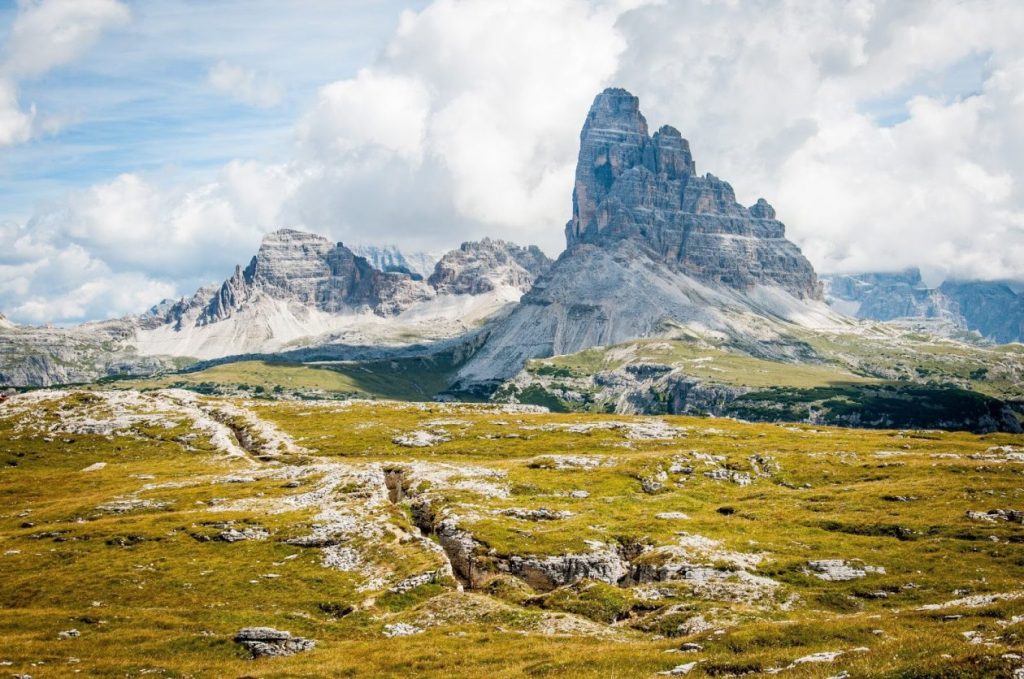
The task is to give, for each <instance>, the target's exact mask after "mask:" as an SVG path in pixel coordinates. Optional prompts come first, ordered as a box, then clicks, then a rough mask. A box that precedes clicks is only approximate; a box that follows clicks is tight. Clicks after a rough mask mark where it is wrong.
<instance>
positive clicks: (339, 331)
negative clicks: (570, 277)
mask: <svg viewBox="0 0 1024 679" xmlns="http://www.w3.org/2000/svg"><path fill="white" fill-rule="evenodd" d="M549 266H550V260H548V259H547V257H546V256H545V255H544V254H543V253H542V252H541V251H540V250H539V249H537V248H536V247H531V248H522V247H519V246H516V245H513V244H510V243H506V242H504V241H500V240H491V239H485V240H484V241H482V242H480V243H464V244H463V245H462V246H461V247H460V248H459V249H458V250H454V251H453V252H451V253H448V254H447V255H445V256H444V257H443V258H442V259H441V261H440V262H438V263H437V264H436V266H435V268H434V271H433V273H432V274H431V275H430V276H429V277H428V278H424V277H423V276H420V275H419V274H416V273H411V272H409V271H406V270H404V268H402V267H399V268H401V269H402V270H398V269H396V267H389V268H390V270H382V269H380V268H378V267H376V266H374V265H373V264H372V263H371V262H370V261H369V260H367V259H366V258H365V257H362V256H359V255H356V254H355V253H354V252H353V251H352V250H350V249H349V248H347V247H346V246H345V245H343V244H342V243H334V242H331V241H330V240H328V239H326V238H323V237H322V236H318V235H315V234H311V233H305V232H301V231H295V230H291V229H282V230H280V231H275V232H274V233H271V234H268V235H267V236H266V237H265V238H264V240H263V242H262V244H261V245H260V248H259V251H258V252H257V253H256V255H255V256H254V257H253V258H252V259H251V260H250V262H249V263H248V264H247V265H246V266H245V267H244V268H243V267H241V266H236V267H235V271H234V273H233V274H232V275H231V276H230V277H229V278H228V279H227V280H225V281H224V282H223V283H222V284H220V285H213V286H207V287H204V288H201V289H200V290H198V291H197V292H196V293H195V294H193V295H192V296H191V297H187V298H182V299H180V300H176V301H174V300H165V301H163V302H161V303H160V304H157V305H156V306H154V307H153V308H152V309H150V310H149V311H148V312H147V313H145V314H142V315H139V316H131V317H126V318H122V319H115V320H110V321H103V322H100V323H88V324H85V325H82V326H79V327H77V328H67V329H50V328H30V327H22V326H14V325H13V324H10V323H9V322H8V321H6V319H3V320H2V321H0V331H2V332H0V348H3V349H4V351H3V354H2V356H0V384H9V385H50V384H61V383H68V382H85V381H91V380H94V379H97V378H99V377H104V376H108V375H120V374H127V375H138V374H148V373H152V372H156V371H159V370H165V369H167V368H169V367H172V366H174V365H181V364H183V361H184V362H188V361H190V360H194V359H216V358H221V357H226V356H233V355H241V354H251V353H274V352H280V351H283V350H286V349H298V348H301V347H308V346H316V345H330V344H336V345H339V346H341V347H344V346H352V347H365V346H379V347H400V346H407V345H412V344H415V343H418V342H431V341H436V340H446V339H450V338H453V337H458V336H461V335H464V334H466V333H467V332H469V331H471V330H473V329H475V328H476V327H477V326H478V325H479V324H480V323H482V322H483V321H485V320H487V319H490V318H493V317H495V316H500V315H502V314H504V313H507V311H508V310H509V308H510V307H512V306H513V305H515V303H516V302H517V301H518V300H519V298H520V297H521V296H522V294H523V293H524V292H525V291H527V290H529V289H530V287H531V286H532V284H533V281H534V279H536V277H537V276H539V275H540V274H542V273H543V272H544V271H546V270H547V268H548V267H549Z"/></svg>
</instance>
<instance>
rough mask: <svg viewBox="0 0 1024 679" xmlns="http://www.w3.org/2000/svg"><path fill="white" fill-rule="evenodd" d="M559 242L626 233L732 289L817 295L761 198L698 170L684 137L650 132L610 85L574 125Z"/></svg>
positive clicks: (685, 269) (672, 266) (595, 240)
mask: <svg viewBox="0 0 1024 679" xmlns="http://www.w3.org/2000/svg"><path fill="white" fill-rule="evenodd" d="M565 235H566V243H567V246H568V247H569V248H570V249H572V248H574V247H575V246H577V245H579V244H584V243H589V244H595V245H599V246H608V245H613V244H614V243H615V242H617V241H621V240H631V241H633V242H635V243H638V244H640V245H641V246H643V247H644V249H645V250H647V251H648V253H649V254H650V255H651V257H652V259H655V260H656V261H658V262H660V263H662V264H664V265H666V266H667V267H668V268H669V270H671V271H673V272H677V273H683V274H686V275H687V276H690V277H692V278H695V279H697V280H700V281H701V282H704V283H710V284H713V285H715V284H724V285H728V286H730V287H732V288H736V289H749V288H751V287H753V286H755V285H774V286H778V287H781V288H783V289H785V290H786V291H788V292H790V293H791V294H793V295H794V296H797V297H805V298H811V299H820V298H821V287H820V285H819V284H818V280H817V277H816V276H815V273H814V269H813V267H812V266H811V263H810V262H808V261H807V259H806V258H805V257H804V256H803V254H801V252H800V249H799V248H797V246H796V245H794V244H793V243H792V242H790V241H788V240H786V237H785V227H784V226H783V224H782V222H779V221H778V220H776V219H775V210H774V209H773V208H772V206H771V205H769V204H768V203H767V201H765V200H764V199H763V198H761V199H759V200H758V201H757V203H755V204H754V205H752V206H750V207H749V208H746V207H743V206H742V205H740V204H739V203H737V202H736V196H735V193H734V192H733V189H732V186H730V185H729V184H728V183H727V182H725V181H722V180H721V179H719V178H718V177H715V176H714V175H712V174H706V175H704V176H700V175H698V174H697V168H696V164H695V163H694V160H693V154H692V153H691V152H690V143H689V142H688V141H687V140H686V139H683V137H682V135H681V134H680V133H679V131H678V130H676V129H675V128H674V127H671V126H669V125H665V126H663V127H661V128H660V129H659V130H658V131H656V132H655V133H654V135H653V136H651V135H648V132H647V121H646V120H645V119H644V116H643V114H642V113H640V102H639V100H638V99H637V98H636V97H634V96H633V95H631V94H630V93H629V92H627V91H626V90H623V89H608V90H605V91H604V92H603V93H601V94H600V95H598V97H597V98H596V99H595V100H594V104H593V106H591V108H590V113H589V114H588V115H587V119H586V122H585V123H584V124H583V131H582V132H581V133H580V153H579V161H578V163H577V165H576V185H575V188H574V190H573V211H572V219H571V220H570V221H569V223H568V224H567V225H566V228H565Z"/></svg>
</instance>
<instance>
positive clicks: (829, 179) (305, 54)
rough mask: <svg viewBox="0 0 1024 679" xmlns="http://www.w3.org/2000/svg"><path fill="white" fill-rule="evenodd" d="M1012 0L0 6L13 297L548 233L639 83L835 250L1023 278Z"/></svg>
mask: <svg viewBox="0 0 1024 679" xmlns="http://www.w3.org/2000/svg"><path fill="white" fill-rule="evenodd" d="M1021 35H1024V3H1021V2H1020V1H1019V0H931V1H929V2H907V1H906V0H842V1H840V0H818V1H816V2H806V3H804V2H801V3H792V2H786V1H784V0H744V1H743V2H727V1H723V2H661V1H659V0H415V1H410V2H399V1H397V0H343V1H342V0H202V1H200V0H145V1H144V0H18V1H17V2H11V1H10V0H6V1H4V0H0V244H2V245H3V247H0V312H2V313H4V314H6V315H7V316H8V317H10V318H12V319H14V320H16V321H17V322H21V323H45V322H55V323H60V324H72V323H77V322H81V321H85V320H92V319H101V318H109V317H114V316H119V315H123V314H129V313H138V312H141V311H144V310H145V309H146V308H148V307H149V306H151V305H152V304H154V303H156V302H158V301H159V300H160V299H161V298H164V297H174V298H177V297H180V296H185V295H191V294H192V293H193V292H194V291H195V289H196V288H197V287H198V286H200V285H204V284H208V283H211V282H215V281H220V280H223V279H224V278H225V277H227V276H228V275H230V273H231V271H232V270H233V267H234V265H235V264H238V263H245V262H247V261H248V259H249V258H250V257H251V256H252V254H253V253H254V252H255V251H256V250H257V248H258V247H259V244H260V241H261V239H262V237H263V236H264V235H265V234H266V233H268V232H269V231H272V230H274V229H278V228H283V227H288V228H300V229H306V230H309V231H313V232H316V233H320V234H323V235H325V236H328V237H330V238H333V239H335V240H341V241H344V242H346V243H378V244H385V243H394V244H398V245H400V246H401V247H402V248H403V249H406V250H412V251H415V250H428V251H431V252H435V253H436V252H438V251H443V250H445V249H448V248H451V247H455V246H457V245H458V244H459V243H460V242H462V241H464V240H470V239H477V238H481V237H484V236H491V237H500V238H504V239H506V240H510V241H514V242H518V243H524V244H525V243H534V244H537V245H540V246H541V247H542V248H543V249H544V250H545V251H546V252H547V253H548V254H550V255H552V256H554V255H557V254H558V253H559V252H560V251H561V249H562V248H563V247H564V237H563V228H564V225H565V222H566V220H567V219H568V218H569V216H570V212H571V193H572V186H573V176H574V170H575V162H576V155H577V151H578V149H577V143H578V135H579V130H580V126H581V124H582V122H583V119H584V117H585V115H586V112H587V109H588V107H589V105H590V103H591V101H592V100H593V97H594V95H595V94H597V93H598V92H599V91H601V90H602V89H603V88H605V87H608V86H618V87H625V88H627V89H629V90H630V91H632V92H633V93H634V94H636V95H638V96H639V97H640V102H641V109H642V110H643V112H644V114H645V115H646V116H647V119H648V122H649V124H650V127H651V129H656V128H657V127H658V126H660V125H662V124H672V125H674V126H675V127H677V128H678V129H679V130H680V131H681V132H682V133H683V135H684V136H685V137H686V138H688V139H689V140H690V143H691V147H692V149H693V152H694V157H695V160H696V164H697V168H698V171H699V172H702V173H703V172H713V173H714V174H716V175H717V176H719V177H722V178H724V179H726V180H727V181H729V182H730V183H731V184H732V186H733V187H734V189H735V191H736V195H737V197H738V198H739V200H740V201H741V202H743V203H744V204H752V203H753V202H754V201H756V200H757V199H758V198H759V197H764V198H766V199H767V200H769V202H771V203H772V204H773V205H774V206H775V208H776V210H777V213H778V215H779V217H780V219H781V220H782V221H783V222H784V223H785V224H786V227H787V235H788V236H789V237H790V238H791V239H792V240H794V241H795V242H796V243H797V244H798V245H799V246H800V247H801V248H802V249H803V250H804V252H805V253H806V254H807V256H808V258H809V259H810V260H811V262H812V263H813V264H814V265H815V267H816V268H817V269H818V270H819V271H821V272H846V271H866V270H895V269H900V268H904V267H907V266H918V267H920V268H922V270H923V271H924V273H925V275H926V277H927V278H928V280H929V281H932V282H935V281H940V280H942V279H943V278H947V277H959V278H983V279H1007V278H1008V279H1024V180H1022V177H1024V123H1022V122H1021V121H1024V43H1022V41H1021V40H1020V36H1021Z"/></svg>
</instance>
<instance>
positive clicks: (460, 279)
mask: <svg viewBox="0 0 1024 679" xmlns="http://www.w3.org/2000/svg"><path fill="white" fill-rule="evenodd" d="M549 268H551V260H550V259H548V258H547V256H546V255H545V254H544V253H543V252H541V250H540V248H538V247H537V246H536V245H531V246H529V247H526V248H523V247H519V246H518V245H513V244H511V243H506V242H505V241H502V240H491V239H490V238H484V239H483V240H481V241H478V242H475V243H463V244H462V246H461V247H460V248H459V249H458V250H452V251H451V252H449V253H448V254H446V255H445V256H444V257H442V258H441V260H440V261H439V262H438V263H437V265H436V267H435V268H434V273H433V274H432V275H431V276H430V280H429V283H430V285H431V287H433V288H434V289H435V290H437V291H438V292H446V293H449V294H453V295H479V294H483V293H486V292H490V291H492V290H494V289H495V288H498V287H500V286H509V287H513V288H518V289H520V290H522V291H524V292H525V291H527V290H529V289H530V287H532V286H533V282H534V281H535V280H537V277H538V276H540V275H541V274H543V273H544V272H546V271H547V270H548V269H549Z"/></svg>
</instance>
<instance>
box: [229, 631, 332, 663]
mask: <svg viewBox="0 0 1024 679" xmlns="http://www.w3.org/2000/svg"><path fill="white" fill-rule="evenodd" d="M235 642H236V643H238V644H241V645H242V646H243V647H245V649H246V650H247V651H249V652H250V653H252V656H253V657H254V658H263V657H280V656H288V655H295V654H296V653H302V652H303V651H311V650H313V647H314V646H316V642H315V641H313V640H312V639H306V638H305V637H295V636H292V634H291V632H284V631H282V630H276V629H274V628H272V627H243V628H242V629H240V630H238V634H236V635H235Z"/></svg>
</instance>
